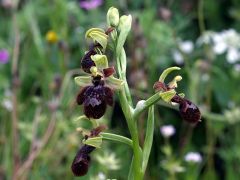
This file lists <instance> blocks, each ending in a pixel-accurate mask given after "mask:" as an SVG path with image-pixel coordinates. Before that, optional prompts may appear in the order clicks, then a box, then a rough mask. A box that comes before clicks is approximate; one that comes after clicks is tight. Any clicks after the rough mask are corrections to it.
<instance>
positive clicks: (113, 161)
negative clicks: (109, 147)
mask: <svg viewBox="0 0 240 180" xmlns="http://www.w3.org/2000/svg"><path fill="white" fill-rule="evenodd" d="M96 159H97V161H98V162H99V163H100V164H102V165H104V166H105V167H107V168H108V169H109V170H117V169H119V168H120V160H119V159H117V158H116V155H115V154H114V153H109V152H104V154H103V155H96ZM106 165H107V166H106Z"/></svg>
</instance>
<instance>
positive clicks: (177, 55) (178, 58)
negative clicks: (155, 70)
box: [172, 50, 183, 64]
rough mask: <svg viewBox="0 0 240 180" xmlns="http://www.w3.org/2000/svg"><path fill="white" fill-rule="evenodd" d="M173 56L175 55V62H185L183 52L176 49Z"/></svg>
mask: <svg viewBox="0 0 240 180" xmlns="http://www.w3.org/2000/svg"><path fill="white" fill-rule="evenodd" d="M172 56H173V59H174V61H175V63H177V64H183V56H182V54H181V53H180V52H179V51H177V50H174V51H173V52H172Z"/></svg>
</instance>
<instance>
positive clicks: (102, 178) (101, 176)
mask: <svg viewBox="0 0 240 180" xmlns="http://www.w3.org/2000/svg"><path fill="white" fill-rule="evenodd" d="M97 177H98V180H105V179H106V175H105V174H104V173H102V172H99V173H98V175H97Z"/></svg>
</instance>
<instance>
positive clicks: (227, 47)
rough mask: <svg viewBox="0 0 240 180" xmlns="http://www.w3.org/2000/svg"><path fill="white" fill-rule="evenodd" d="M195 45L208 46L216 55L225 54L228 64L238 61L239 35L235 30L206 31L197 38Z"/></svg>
mask: <svg viewBox="0 0 240 180" xmlns="http://www.w3.org/2000/svg"><path fill="white" fill-rule="evenodd" d="M197 43H198V44H199V45H202V44H208V45H210V47H211V48H212V51H213V52H214V54H216V55H221V54H224V53H226V60H227V62H228V63H230V64H234V63H236V62H239V61H240V34H239V33H238V32H237V31H236V30H235V29H228V30H223V31H221V32H214V31H206V32H205V33H204V34H203V35H202V36H200V37H199V38H198V41H197Z"/></svg>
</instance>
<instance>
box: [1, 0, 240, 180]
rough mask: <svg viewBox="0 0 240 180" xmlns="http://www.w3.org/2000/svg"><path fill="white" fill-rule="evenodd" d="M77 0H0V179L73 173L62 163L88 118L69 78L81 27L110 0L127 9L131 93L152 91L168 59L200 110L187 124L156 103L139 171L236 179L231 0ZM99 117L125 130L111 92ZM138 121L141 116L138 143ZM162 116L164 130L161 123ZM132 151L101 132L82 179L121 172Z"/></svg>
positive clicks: (237, 99) (239, 154) (235, 6)
mask: <svg viewBox="0 0 240 180" xmlns="http://www.w3.org/2000/svg"><path fill="white" fill-rule="evenodd" d="M83 2H84V1H81V3H80V1H71V0H51V1H48V0H41V1H40V0H34V1H33V0H25V1H17V0H1V1H0V69H1V74H0V82H1V86H0V92H1V93H0V99H1V109H0V179H11V178H13V177H17V176H19V174H20V175H21V177H23V178H26V179H43V178H46V179H57V178H62V179H73V178H74V177H73V175H72V173H71V169H70V166H71V163H72V159H73V158H74V155H75V152H76V151H77V149H78V148H79V145H80V143H81V139H82V136H81V133H80V131H82V129H80V128H79V127H81V128H86V129H88V128H89V127H90V124H89V123H88V122H87V121H78V120H77V119H76V118H77V117H78V116H79V115H80V113H81V112H82V109H81V107H78V106H76V102H75V98H76V94H77V92H78V91H79V88H78V87H77V86H76V85H75V84H74V81H73V78H74V77H75V76H77V75H80V74H79V73H80V72H81V71H80V69H79V66H80V59H81V57H82V56H83V54H84V52H85V50H86V47H87V46H88V44H87V43H86V42H85V39H84V34H85V32H86V31H87V30H88V29H89V28H91V27H101V28H107V27H106V23H105V18H106V12H107V10H108V8H109V7H111V6H115V7H117V8H118V9H119V11H120V12H122V13H123V14H128V13H131V14H132V16H133V25H132V30H131V33H130V35H129V37H128V39H127V43H126V45H125V49H126V53H127V56H128V60H127V62H128V69H127V77H128V81H129V85H130V88H131V89H130V90H131V93H132V96H133V97H134V99H133V100H134V102H136V101H137V100H140V99H146V98H147V97H149V96H150V95H151V94H153V93H154V91H153V88H152V86H153V84H154V82H156V81H157V80H158V78H159V74H160V73H161V72H162V71H163V70H164V69H166V68H167V67H170V66H175V65H177V66H180V67H181V68H182V70H181V75H182V76H183V79H184V80H183V81H182V82H181V83H180V84H179V87H178V91H179V92H184V93H185V94H186V97H187V98H188V99H191V100H192V101H193V102H195V103H196V104H197V105H199V107H200V108H201V111H202V114H203V117H202V122H201V123H199V124H198V126H196V127H195V128H192V127H191V126H189V125H188V124H186V123H185V122H184V121H182V120H181V118H180V116H179V114H178V112H177V111H176V110H174V109H169V108H166V107H165V106H164V104H162V103H159V104H158V106H156V107H155V111H156V114H155V117H156V120H155V123H156V125H155V133H154V142H153V147H152V151H151V155H150V160H149V165H148V167H147V172H146V173H147V174H146V176H145V179H170V178H171V179H206V180H207V179H229V180H232V179H237V177H239V175H240V167H239V166H240V150H239V149H240V139H239V135H240V134H239V133H240V131H239V128H240V124H239V121H240V110H239V106H240V96H239V90H240V83H239V80H240V47H239V44H240V34H239V33H240V31H239V28H240V27H239V21H240V15H239V11H240V2H238V1H236V0H229V1H225V0H221V1H216V0H215V1H210V0H198V1H190V0H181V1H176V0H175V1H174V0H172V1H153V0H150V1H126V0H123V1H119V2H118V1H113V0H105V1H100V0H98V1H94V0H89V1H86V2H85V3H83ZM173 75H174V74H173ZM170 78H171V77H170ZM116 100H117V99H116ZM101 121H102V122H103V123H104V124H107V125H108V127H109V130H110V131H114V132H117V133H118V134H122V135H124V136H129V132H128V131H127V130H126V126H127V125H126V122H125V120H124V116H123V114H122V112H121V109H120V106H119V102H118V101H115V104H114V106H113V108H108V111H107V114H106V115H105V117H104V118H102V119H101ZM145 123H146V119H145V118H144V117H140V123H139V132H140V142H141V143H142V144H143V143H144V142H143V137H144V134H145V132H144V129H146V128H145V125H146V124H145ZM164 125H171V126H170V127H172V130H171V128H168V129H167V130H166V128H165V131H164V130H163V129H164ZM160 128H161V130H160ZM169 129H170V131H169ZM141 139H142V141H141ZM126 152H129V153H126ZM131 157H132V155H131V151H130V149H129V147H127V146H125V145H122V144H117V145H116V144H114V143H111V142H105V141H104V143H103V147H102V148H101V149H99V150H98V151H97V152H95V153H93V160H92V161H93V162H92V164H91V168H90V169H89V173H88V175H87V176H85V177H83V178H82V179H107V178H110V179H114V178H116V179H126V178H127V173H128V170H129V164H130V161H131ZM14 168H20V171H16V169H14ZM17 172H18V173H17Z"/></svg>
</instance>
